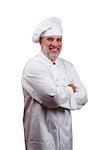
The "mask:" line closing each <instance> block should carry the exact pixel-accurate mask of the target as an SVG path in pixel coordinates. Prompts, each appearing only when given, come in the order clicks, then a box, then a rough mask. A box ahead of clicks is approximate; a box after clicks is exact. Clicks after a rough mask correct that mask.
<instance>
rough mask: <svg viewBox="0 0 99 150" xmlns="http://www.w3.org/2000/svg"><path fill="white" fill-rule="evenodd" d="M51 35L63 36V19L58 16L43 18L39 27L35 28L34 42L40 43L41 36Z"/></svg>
mask: <svg viewBox="0 0 99 150" xmlns="http://www.w3.org/2000/svg"><path fill="white" fill-rule="evenodd" d="M51 35H61V36H62V26H61V21H60V19H59V18H57V17H51V18H48V19H46V20H43V21H42V22H41V23H40V24H39V25H38V28H37V29H36V30H35V32H34V34H33V36H32V42H34V43H39V38H40V37H44V36H51Z"/></svg>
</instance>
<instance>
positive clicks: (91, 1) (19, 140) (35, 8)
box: [0, 0, 99, 150]
mask: <svg viewBox="0 0 99 150" xmlns="http://www.w3.org/2000/svg"><path fill="white" fill-rule="evenodd" d="M53 16H56V17H60V18H61V20H62V24H63V29H64V35H63V50H62V53H61V57H63V58H64V59H66V60H69V61H71V62H72V63H73V64H74V66H75V68H76V70H77V72H78V74H79V76H80V78H81V80H82V82H83V83H84V85H85V86H86V88H87V90H88V99H89V101H88V103H87V104H86V105H85V107H83V108H82V109H81V110H79V111H73V112H72V119H73V137H74V150H88V149H90V150H98V149H99V78H98V77H99V70H98V68H99V67H98V64H99V58H98V57H99V55H98V51H99V3H98V0H64V1H63V0H49V1H47V0H42V1H41V0H35V1H34V0H16V1H15V0H8V1H7V0H3V1H1V2H0V149H1V150H25V147H24V135H23V122H22V119H23V118H22V117H23V108H24V100H23V93H22V89H21V75H22V70H23V67H24V65H25V63H26V62H27V61H28V59H29V58H31V57H33V56H34V55H35V54H37V53H38V52H39V48H40V46H39V45H38V44H33V43H32V40H31V39H32V38H31V37H32V33H33V31H34V29H35V28H36V25H37V24H38V23H39V22H40V21H41V20H42V19H45V18H47V17H53Z"/></svg>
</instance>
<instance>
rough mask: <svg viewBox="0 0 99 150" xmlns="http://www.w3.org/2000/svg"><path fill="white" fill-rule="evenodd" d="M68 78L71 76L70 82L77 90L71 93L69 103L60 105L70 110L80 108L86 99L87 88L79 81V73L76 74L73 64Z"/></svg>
mask: <svg viewBox="0 0 99 150" xmlns="http://www.w3.org/2000/svg"><path fill="white" fill-rule="evenodd" d="M70 78H71V83H72V84H74V85H75V86H76V87H77V90H76V92H75V93H73V94H72V95H71V98H70V100H69V103H67V105H62V107H67V108H68V109H71V110H76V109H80V108H82V107H83V106H84V105H85V104H86V102H87V101H88V98H87V90H86V88H85V87H84V85H83V83H82V82H81V80H80V78H79V75H78V74H77V72H76V70H75V68H74V66H73V65H72V67H71V71H70Z"/></svg>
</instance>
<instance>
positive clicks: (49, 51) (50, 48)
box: [40, 36, 62, 62]
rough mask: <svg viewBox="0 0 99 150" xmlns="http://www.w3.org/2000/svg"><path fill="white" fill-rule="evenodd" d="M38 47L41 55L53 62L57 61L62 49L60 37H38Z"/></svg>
mask: <svg viewBox="0 0 99 150" xmlns="http://www.w3.org/2000/svg"><path fill="white" fill-rule="evenodd" d="M40 45H41V49H42V51H43V53H44V54H45V55H46V56H47V57H48V58H49V59H50V60H52V61H53V62H55V60H56V59H57V57H58V56H59V54H60V52H61V48H62V36H45V37H40Z"/></svg>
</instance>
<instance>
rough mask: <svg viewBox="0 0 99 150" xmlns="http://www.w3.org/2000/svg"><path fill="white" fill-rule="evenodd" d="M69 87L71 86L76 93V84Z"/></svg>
mask: <svg viewBox="0 0 99 150" xmlns="http://www.w3.org/2000/svg"><path fill="white" fill-rule="evenodd" d="M68 86H70V87H71V88H72V89H73V92H74V93H75V92H76V89H77V87H76V86H75V85H74V84H69V85H68Z"/></svg>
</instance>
